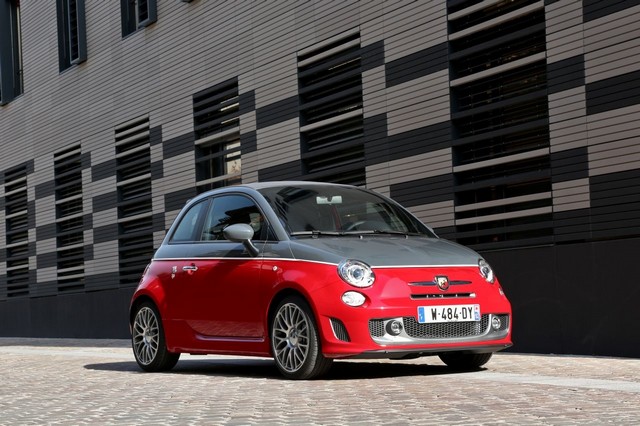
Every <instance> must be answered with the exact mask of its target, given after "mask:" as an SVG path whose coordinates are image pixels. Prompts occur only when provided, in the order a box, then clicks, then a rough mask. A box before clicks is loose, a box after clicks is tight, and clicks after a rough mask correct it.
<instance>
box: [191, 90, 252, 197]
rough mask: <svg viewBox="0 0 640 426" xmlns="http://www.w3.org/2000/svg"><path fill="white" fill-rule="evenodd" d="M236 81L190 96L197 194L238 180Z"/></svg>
mask: <svg viewBox="0 0 640 426" xmlns="http://www.w3.org/2000/svg"><path fill="white" fill-rule="evenodd" d="M238 99H239V97H238V80H237V79H235V78H234V79H231V80H228V81H225V82H223V83H220V84H218V85H216V86H213V87H210V88H208V89H205V90H203V91H201V92H198V93H196V94H195V95H194V96H193V122H194V131H195V137H196V140H195V144H196V153H195V154H196V155H195V161H196V185H197V189H198V192H199V193H200V192H204V191H207V190H209V189H213V188H219V187H221V186H227V185H233V184H236V183H240V181H241V175H240V172H241V162H240V112H239V110H240V104H239V102H238Z"/></svg>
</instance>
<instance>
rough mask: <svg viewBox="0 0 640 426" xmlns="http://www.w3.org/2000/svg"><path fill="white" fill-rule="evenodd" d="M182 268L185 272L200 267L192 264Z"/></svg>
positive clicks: (193, 270)
mask: <svg viewBox="0 0 640 426" xmlns="http://www.w3.org/2000/svg"><path fill="white" fill-rule="evenodd" d="M182 270H183V271H185V272H195V271H197V270H198V267H197V266H196V265H191V266H183V267H182Z"/></svg>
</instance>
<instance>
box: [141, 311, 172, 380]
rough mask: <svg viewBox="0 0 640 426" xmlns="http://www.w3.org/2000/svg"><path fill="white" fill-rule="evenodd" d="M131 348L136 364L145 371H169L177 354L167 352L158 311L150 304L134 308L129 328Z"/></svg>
mask: <svg viewBox="0 0 640 426" xmlns="http://www.w3.org/2000/svg"><path fill="white" fill-rule="evenodd" d="M131 346H132V348H133V355H134V356H135V358H136V362H137V363H138V365H139V366H140V368H142V369H143V370H145V371H151V372H156V371H168V370H171V369H172V368H173V367H174V366H175V365H176V363H177V362H178V359H180V354H179V353H172V352H169V351H168V350H167V345H166V343H165V338H164V330H163V328H162V320H161V319H160V315H159V314H158V310H157V309H156V307H155V306H154V305H153V304H152V303H151V302H144V303H142V304H140V306H138V307H137V308H136V313H135V315H134V317H133V324H132V326H131Z"/></svg>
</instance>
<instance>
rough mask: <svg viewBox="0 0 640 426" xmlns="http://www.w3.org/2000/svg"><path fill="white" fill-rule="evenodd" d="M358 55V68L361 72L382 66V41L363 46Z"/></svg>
mask: <svg viewBox="0 0 640 426" xmlns="http://www.w3.org/2000/svg"><path fill="white" fill-rule="evenodd" d="M360 55H361V56H360V61H361V62H360V67H361V68H362V71H363V72H364V71H369V70H371V69H373V68H376V67H379V66H381V65H384V41H382V40H380V41H377V42H375V43H372V44H369V45H367V46H363V47H362V48H361V49H360Z"/></svg>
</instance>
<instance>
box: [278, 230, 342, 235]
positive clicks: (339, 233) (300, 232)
mask: <svg viewBox="0 0 640 426" xmlns="http://www.w3.org/2000/svg"><path fill="white" fill-rule="evenodd" d="M289 235H291V236H292V237H301V236H309V237H319V236H321V235H327V236H331V237H341V236H343V235H347V234H345V233H344V232H338V231H316V230H313V231H296V232H291V233H290V234H289Z"/></svg>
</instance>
